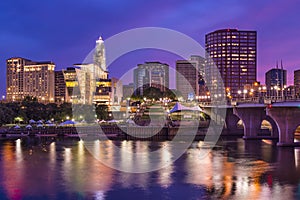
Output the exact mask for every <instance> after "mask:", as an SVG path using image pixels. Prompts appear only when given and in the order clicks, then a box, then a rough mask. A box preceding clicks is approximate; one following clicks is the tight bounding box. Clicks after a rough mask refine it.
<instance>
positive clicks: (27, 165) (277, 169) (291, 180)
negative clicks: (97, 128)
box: [0, 138, 300, 199]
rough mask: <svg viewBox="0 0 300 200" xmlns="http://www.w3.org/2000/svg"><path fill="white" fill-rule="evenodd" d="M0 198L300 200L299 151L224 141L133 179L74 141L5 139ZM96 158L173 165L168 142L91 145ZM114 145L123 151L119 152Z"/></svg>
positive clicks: (1, 148) (127, 164)
mask: <svg viewBox="0 0 300 200" xmlns="http://www.w3.org/2000/svg"><path fill="white" fill-rule="evenodd" d="M0 143H1V145H0V199H26V198H27V199H133V198H134V199H136V198H141V199H145V198H146V199H207V198H213V199H214V198H222V199H297V198H299V197H300V196H299V193H300V192H299V190H300V189H299V188H300V184H299V183H300V166H299V161H300V160H299V159H300V149H298V148H277V147H276V146H274V145H273V144H272V142H270V141H243V140H242V139H234V140H231V141H229V140H227V141H226V140H222V141H221V142H219V143H218V147H217V148H215V149H214V150H213V151H211V152H210V153H209V154H208V155H207V156H206V157H205V158H200V157H199V152H200V148H201V146H202V145H203V142H201V141H200V142H194V143H193V144H192V146H191V147H190V148H189V149H188V150H187V152H186V153H185V154H184V155H183V156H181V157H180V158H179V159H178V160H177V161H176V162H175V163H171V164H170V165H169V166H168V167H166V168H163V169H161V170H158V171H154V172H150V173H142V174H130V173H123V172H120V171H116V170H114V169H111V168H109V167H108V166H106V165H103V164H102V163H101V162H99V161H98V160H97V159H95V158H94V157H93V156H92V155H91V153H90V152H89V151H87V150H86V149H85V147H84V145H85V144H84V142H83V141H79V140H74V139H72V140H71V139H57V140H53V139H49V140H46V139H43V140H41V139H37V138H27V139H26V138H25V139H22V140H20V139H18V140H14V141H13V140H12V141H1V142H0ZM88 145H92V147H93V148H92V149H93V152H92V153H93V154H95V155H96V157H97V156H102V157H105V158H106V160H107V161H108V162H107V163H111V164H113V163H115V162H121V165H123V166H124V167H133V168H134V167H135V166H133V165H132V162H130V161H131V160H132V159H137V158H136V157H135V154H134V153H133V152H135V151H137V152H143V153H144V156H143V157H142V158H141V160H140V161H139V162H140V163H143V164H145V165H147V164H149V163H151V160H150V159H149V156H147V155H148V154H149V153H150V152H151V151H153V150H154V149H156V148H158V147H160V148H162V151H161V153H160V155H159V158H157V159H158V160H160V161H161V162H163V161H164V162H165V161H166V160H171V159H172V158H171V156H172V155H171V153H170V151H171V149H172V148H176V147H175V146H171V145H170V143H168V141H164V142H153V141H152V142H151V141H92V142H90V143H89V144H88ZM112 145H118V146H119V147H120V148H121V152H120V155H118V152H114V151H113V148H112Z"/></svg>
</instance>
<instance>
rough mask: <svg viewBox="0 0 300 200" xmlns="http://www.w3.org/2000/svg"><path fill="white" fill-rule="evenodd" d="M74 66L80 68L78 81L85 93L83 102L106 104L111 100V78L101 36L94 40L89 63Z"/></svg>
mask: <svg viewBox="0 0 300 200" xmlns="http://www.w3.org/2000/svg"><path fill="white" fill-rule="evenodd" d="M74 66H75V67H79V68H80V70H81V72H80V76H79V77H78V81H79V85H80V89H81V91H82V92H83V91H84V92H83V93H85V94H86V95H85V100H84V102H86V103H88V104H91V103H96V104H107V103H108V102H111V99H110V95H111V79H109V78H108V71H107V67H106V58H105V46H104V41H103V40H102V37H101V36H100V37H99V39H98V40H96V46H95V50H94V52H93V61H92V62H91V63H82V64H74ZM80 77H81V78H80ZM87 79H88V81H87ZM82 85H83V86H84V87H82ZM83 93H82V94H81V97H84V96H82V95H83Z"/></svg>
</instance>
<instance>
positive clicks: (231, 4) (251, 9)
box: [0, 1, 300, 94]
mask: <svg viewBox="0 0 300 200" xmlns="http://www.w3.org/2000/svg"><path fill="white" fill-rule="evenodd" d="M271 3H272V4H271ZM1 4H3V5H2V6H1V8H2V10H1V14H0V18H1V19H2V20H1V24H2V27H5V28H3V29H1V30H0V39H1V42H2V45H3V47H2V48H1V50H0V60H1V65H2V67H3V69H4V68H5V60H6V59H8V58H10V57H14V56H20V57H25V58H32V59H33V60H51V61H53V62H54V63H55V64H56V69H57V70H60V69H63V68H66V67H70V66H72V65H73V64H74V63H80V62H82V61H83V60H84V58H85V56H86V55H87V54H88V53H89V52H90V51H91V50H92V49H93V47H94V41H95V39H96V38H97V37H99V35H102V36H103V38H104V40H105V39H107V38H109V37H111V36H113V35H114V34H117V33H119V32H121V31H125V30H127V29H131V28H138V27H145V26H157V27H164V28H170V29H173V30H176V31H180V32H182V33H184V34H186V35H188V36H190V37H192V38H193V39H195V40H196V41H197V42H199V43H200V44H201V45H202V46H203V47H204V42H205V39H204V36H205V34H207V33H209V32H211V31H214V30H217V29H222V28H238V29H243V30H256V31H257V45H258V52H257V55H258V58H257V72H258V73H257V79H258V81H260V82H261V83H264V82H265V80H264V76H265V72H266V71H268V70H269V69H271V68H274V67H275V66H276V61H277V60H278V61H279V60H281V59H282V60H283V64H284V68H285V69H287V71H288V78H287V79H288V84H293V71H294V70H297V69H299V68H300V61H299V55H300V50H299V49H298V46H299V40H297V35H299V34H298V33H299V30H297V27H296V25H297V21H299V19H300V15H299V14H298V11H297V7H299V2H297V1H289V2H288V3H286V2H284V1H265V2H260V1H254V2H253V1H252V2H251V3H250V2H249V3H241V2H239V1H226V2H224V3H218V2H210V1H202V2H197V1H189V2H187V3H180V2H179V1H178V2H177V3H176V2H175V3H172V4H170V3H169V2H162V3H151V2H147V3H141V2H139V1H131V2H126V3H125V2H122V1H111V2H101V1H100V2H99V1H97V2H96V1H91V2H76V1H72V2H71V1H70V2H62V3H59V2H58V1H57V2H56V1H52V2H47V3H40V2H38V1H30V2H26V3H23V2H20V3H15V2H13V1H12V2H1ZM297 5H298V6H297ZM149 8H153V9H149ZM156 9H157V10H159V11H161V14H157V11H156ZM132 10H134V11H135V12H131V11H132ZM154 10H155V11H156V12H153V11H154ZM216 13H218V14H217V15H216ZM141 15H143V16H145V17H142V18H141V17H140V16H141ZM98 24H99V25H98ZM278 47H280V48H278ZM178 59H181V58H180V57H178V56H176V55H173V54H171V53H166V52H161V51H158V50H145V51H136V52H132V53H129V54H127V55H125V56H122V57H121V58H120V59H118V60H116V61H115V62H114V63H112V65H111V66H108V69H109V71H110V77H120V76H121V75H122V73H125V72H126V71H127V70H128V69H130V68H133V67H135V66H136V65H137V64H138V63H143V62H145V61H160V62H164V63H167V64H169V65H170V67H173V68H174V67H175V62H176V60H178ZM0 78H2V79H4V78H5V70H3V71H2V72H1V73H0ZM0 93H1V94H4V93H5V84H1V85H0Z"/></svg>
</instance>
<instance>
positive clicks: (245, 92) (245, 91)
mask: <svg viewBox="0 0 300 200" xmlns="http://www.w3.org/2000/svg"><path fill="white" fill-rule="evenodd" d="M247 92H248V91H247V90H246V89H244V90H243V93H244V100H245V99H246V94H247Z"/></svg>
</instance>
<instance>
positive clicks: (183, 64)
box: [176, 55, 206, 99]
mask: <svg viewBox="0 0 300 200" xmlns="http://www.w3.org/2000/svg"><path fill="white" fill-rule="evenodd" d="M204 65H205V59H204V58H203V57H201V56H195V55H193V56H191V57H190V59H189V60H178V61H176V88H177V90H178V91H179V92H180V93H181V94H182V96H183V98H184V99H191V98H197V97H199V96H200V95H201V96H202V95H205V93H206V86H205V80H204V79H205V72H204Z"/></svg>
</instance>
